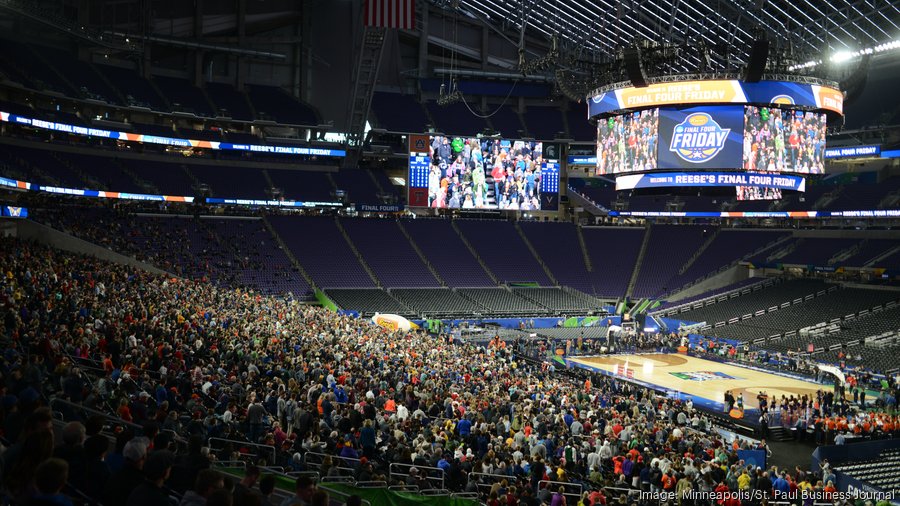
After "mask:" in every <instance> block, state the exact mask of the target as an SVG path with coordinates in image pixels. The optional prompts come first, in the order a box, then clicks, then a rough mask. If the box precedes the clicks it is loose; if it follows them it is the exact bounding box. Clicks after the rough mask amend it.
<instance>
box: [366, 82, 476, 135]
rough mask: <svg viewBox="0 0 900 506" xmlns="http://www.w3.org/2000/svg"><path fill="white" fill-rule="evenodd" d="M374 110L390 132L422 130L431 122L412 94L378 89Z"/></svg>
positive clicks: (380, 121)
mask: <svg viewBox="0 0 900 506" xmlns="http://www.w3.org/2000/svg"><path fill="white" fill-rule="evenodd" d="M372 112H373V113H374V114H375V119H376V120H377V121H378V125H379V126H380V127H381V128H384V129H385V130H388V131H390V132H405V133H415V132H422V131H424V127H425V125H427V124H428V123H429V121H428V116H427V115H426V114H425V110H424V109H422V105H421V104H420V103H419V102H418V101H417V100H416V98H415V97H414V96H412V95H405V94H400V93H387V92H381V91H376V92H375V93H374V94H373V95H372ZM470 135H471V134H470Z"/></svg>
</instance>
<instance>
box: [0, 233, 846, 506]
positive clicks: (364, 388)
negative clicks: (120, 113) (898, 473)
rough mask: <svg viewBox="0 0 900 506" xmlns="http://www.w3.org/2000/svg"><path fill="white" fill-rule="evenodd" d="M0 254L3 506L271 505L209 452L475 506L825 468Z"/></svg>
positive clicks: (574, 376)
mask: <svg viewBox="0 0 900 506" xmlns="http://www.w3.org/2000/svg"><path fill="white" fill-rule="evenodd" d="M0 265H2V266H3V267H2V270H3V272H2V279H0V312H2V325H3V338H4V341H5V342H4V344H5V351H4V353H3V358H2V368H0V370H2V374H3V382H2V388H3V391H2V403H0V416H2V419H3V438H4V444H6V445H8V448H6V450H5V452H4V454H3V458H2V464H3V465H2V483H3V488H4V493H5V494H6V496H7V497H9V498H10V499H11V500H12V501H14V502H15V503H16V504H70V503H71V502H72V501H73V500H74V501H75V502H84V501H86V500H87V499H85V498H88V499H92V500H96V501H102V502H103V504H107V505H109V504H124V505H127V506H133V505H145V504H148V505H149V504H152V505H156V504H160V505H162V504H170V502H169V501H170V500H171V499H170V497H173V496H175V497H179V498H180V499H179V501H180V504H185V505H194V504H209V505H211V506H212V505H217V504H255V503H257V501H258V503H259V504H270V503H268V502H267V501H269V500H271V495H269V496H268V498H267V495H266V492H267V491H268V493H269V494H271V488H270V482H267V481H265V480H262V481H261V482H260V483H256V479H257V478H259V474H257V475H256V478H254V477H253V475H252V473H251V472H250V471H248V472H247V473H246V477H243V478H242V479H241V480H240V481H238V480H237V479H236V478H235V479H231V478H230V476H228V475H225V474H223V472H221V471H214V470H211V469H212V467H211V466H212V464H213V463H215V462H224V461H243V462H245V463H246V462H248V461H249V462H250V463H252V464H254V465H257V466H260V467H263V466H273V465H274V466H279V467H281V468H283V469H285V470H286V471H296V472H316V473H318V477H319V478H320V479H322V480H325V479H327V478H330V477H335V476H345V477H347V478H348V479H351V480H353V481H359V482H362V481H367V482H378V481H384V482H386V483H388V484H392V485H399V484H405V485H406V486H408V487H411V488H417V489H419V490H422V489H434V488H443V489H448V490H451V491H458V492H462V491H468V492H478V493H481V494H482V496H483V497H484V498H485V500H486V501H487V502H488V504H491V505H496V504H501V503H502V504H507V505H515V504H523V505H529V504H551V505H554V506H558V505H560V504H576V503H578V504H591V505H594V504H605V503H607V502H613V501H622V502H623V503H629V504H630V503H635V504H637V503H646V502H647V500H642V499H640V498H639V497H638V496H636V495H634V494H631V495H629V494H628V491H631V492H635V491H639V490H642V489H643V490H648V491H672V492H676V491H677V492H678V493H679V494H681V493H682V492H684V491H686V490H701V491H717V490H718V491H724V490H739V489H740V490H750V489H752V490H759V491H762V492H765V493H770V492H771V491H772V490H773V489H778V490H781V489H784V490H794V489H797V488H803V487H813V488H818V489H820V490H823V491H828V490H829V487H830V488H831V489H833V484H831V483H830V481H833V478H830V477H829V475H828V473H827V472H826V473H825V474H824V475H823V474H822V473H819V472H818V471H819V470H816V471H817V473H818V474H816V473H811V472H806V471H803V470H799V469H797V470H781V469H773V468H765V467H763V468H756V467H752V468H749V467H748V465H747V464H746V463H745V462H743V461H741V460H740V459H739V458H738V453H737V450H739V449H741V448H747V447H749V446H750V445H751V444H755V445H756V446H758V447H759V448H761V449H767V447H766V445H765V441H762V442H760V443H751V442H749V441H748V440H742V441H736V442H734V443H729V442H726V441H725V440H724V439H723V438H722V436H720V435H718V434H717V433H715V432H713V431H711V430H710V427H709V421H708V420H705V419H704V417H702V416H701V415H700V413H699V412H697V411H696V410H694V409H693V406H692V405H691V403H690V402H689V401H688V402H684V403H682V402H678V401H673V400H670V399H667V398H665V397H664V396H661V395H657V394H656V393H654V392H652V391H649V390H645V389H642V388H638V387H636V386H633V385H630V384H627V383H624V382H619V381H616V380H613V379H610V378H606V377H598V376H593V375H590V374H587V373H572V372H571V371H569V374H560V373H559V372H558V371H554V370H552V369H548V368H546V367H542V366H541V365H540V364H532V363H531V362H529V361H525V360H522V359H520V357H518V356H516V354H515V347H481V346H476V345H474V344H470V343H461V342H454V341H453V340H452V338H449V337H447V336H440V337H435V336H431V335H428V334H426V333H424V332H420V331H409V332H403V331H391V330H388V329H384V328H382V327H377V326H373V325H371V324H369V323H368V322H367V321H364V320H359V319H354V318H351V317H349V316H343V315H338V314H335V313H331V312H328V311H326V310H324V309H321V308H314V307H310V306H304V305H302V304H300V303H299V302H296V301H294V300H292V299H278V298H274V297H267V296H262V295H259V294H255V293H252V292H246V291H241V290H233V289H232V290H230V289H223V288H217V287H215V286H212V285H210V284H204V283H200V282H192V281H184V280H180V279H173V278H167V277H162V276H155V275H150V274H147V273H144V272H141V271H138V270H135V269H133V268H129V267H125V266H119V265H114V264H110V263H107V262H102V261H99V260H95V259H92V258H88V257H81V256H75V255H71V254H67V253H62V252H59V251H56V250H52V249H49V248H47V247H44V246H39V245H34V244H29V243H25V242H21V241H17V240H12V239H5V240H4V241H3V242H2V243H0ZM50 399H59V400H60V401H58V403H57V404H54V405H52V407H53V410H54V412H60V413H61V414H62V415H63V417H64V418H65V419H66V421H69V423H67V424H65V425H64V426H63V427H58V426H57V427H55V426H54V423H53V422H54V420H53V417H52V412H51V411H50V410H49V409H47V408H46V407H45V405H46V404H47V403H48V402H49V400H50ZM80 407H83V409H85V410H86V409H92V410H96V411H94V412H95V413H106V414H107V416H105V417H96V416H95V417H91V416H88V415H86V414H85V413H84V411H80V410H79V408H80ZM72 420H77V421H72ZM57 425H59V424H57ZM111 426H115V427H119V428H121V429H122V430H120V431H119V432H118V433H117V434H116V435H115V444H110V441H109V439H107V436H108V435H109V433H108V430H109V429H110V427H111ZM56 432H61V441H60V440H59V439H58V438H59V436H58V435H55V434H54V433H56ZM217 442H218V443H221V444H214V443H217ZM257 445H262V446H257ZM267 449H273V452H272V453H271V454H270V453H267ZM392 465H393V466H392ZM254 472H255V471H254ZM262 474H263V475H265V474H266V473H265V472H264V473H262ZM241 476H244V475H241ZM295 488H296V490H294V491H292V492H291V496H290V497H288V498H287V499H285V500H284V502H283V504H284V505H286V506H287V505H292V504H323V502H322V501H325V502H327V501H328V500H329V498H328V494H327V493H326V492H325V491H324V490H321V489H320V490H317V489H316V484H315V483H314V482H313V481H311V480H310V478H309V477H308V476H307V475H301V476H300V477H299V478H297V481H296V487H295ZM569 494H575V496H573V495H569ZM567 495H568V502H566V499H565V498H566V497H567ZM579 495H580V496H581V497H578V496H579ZM250 496H252V499H250V498H249V497H250ZM239 497H240V499H239ZM354 500H356V499H355V498H350V499H349V501H354ZM679 502H680V503H681V504H685V502H684V501H679ZM649 503H651V504H655V503H656V501H650V502H649ZM726 504H729V506H731V505H732V504H734V503H726Z"/></svg>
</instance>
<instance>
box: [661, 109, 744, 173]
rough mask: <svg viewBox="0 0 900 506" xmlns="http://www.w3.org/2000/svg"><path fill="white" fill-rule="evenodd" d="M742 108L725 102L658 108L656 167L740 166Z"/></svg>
mask: <svg viewBox="0 0 900 506" xmlns="http://www.w3.org/2000/svg"><path fill="white" fill-rule="evenodd" d="M743 109H744V108H743V106H733V105H725V106H701V107H688V108H682V109H663V110H661V111H660V113H659V168H660V169H687V170H698V169H737V168H740V166H741V143H742V140H743V139H742V138H741V132H742V131H743V112H744V111H743Z"/></svg>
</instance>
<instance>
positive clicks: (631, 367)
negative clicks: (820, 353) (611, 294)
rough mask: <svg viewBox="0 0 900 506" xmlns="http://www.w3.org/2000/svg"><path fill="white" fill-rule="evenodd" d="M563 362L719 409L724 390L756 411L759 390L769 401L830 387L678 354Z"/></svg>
mask: <svg viewBox="0 0 900 506" xmlns="http://www.w3.org/2000/svg"><path fill="white" fill-rule="evenodd" d="M566 361H567V362H569V363H571V364H572V365H574V366H575V367H582V368H585V369H590V370H594V371H598V372H602V373H604V374H607V375H615V376H620V377H621V376H624V377H626V378H628V379H633V380H634V381H635V382H638V383H645V384H647V385H648V386H652V387H654V388H657V389H660V390H664V391H666V392H667V393H669V394H670V396H676V397H680V398H681V399H682V400H686V399H687V398H688V397H690V398H691V399H692V400H693V402H694V404H698V403H699V404H703V405H705V406H706V407H709V408H715V409H719V410H723V409H724V396H725V392H726V391H728V390H731V393H732V394H733V395H734V397H735V398H737V397H738V395H739V394H741V393H743V395H744V408H745V409H756V408H757V407H758V401H757V399H756V397H757V396H758V395H759V393H760V392H761V391H765V392H766V394H768V396H769V398H770V399H772V398H778V399H780V398H781V396H782V395H784V396H786V397H790V396H791V395H793V396H794V397H798V396H802V395H804V394H806V395H808V396H810V397H815V395H816V391H818V390H826V391H827V390H831V389H832V387H831V386H830V385H827V384H824V385H823V384H818V383H813V382H811V381H803V380H799V379H794V378H789V377H786V376H781V375H778V374H771V373H766V372H762V371H758V370H754V369H749V368H746V367H740V366H735V365H731V364H724V363H721V362H715V361H712V360H705V359H702V358H697V357H690V356H686V355H678V354H659V353H655V354H646V355H605V356H597V357H580V358H569V359H567V360H566Z"/></svg>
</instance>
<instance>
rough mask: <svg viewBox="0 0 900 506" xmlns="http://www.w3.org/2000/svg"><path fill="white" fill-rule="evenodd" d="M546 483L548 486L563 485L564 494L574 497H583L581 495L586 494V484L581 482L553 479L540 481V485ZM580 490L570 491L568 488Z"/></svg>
mask: <svg viewBox="0 0 900 506" xmlns="http://www.w3.org/2000/svg"><path fill="white" fill-rule="evenodd" d="M544 485H546V486H547V487H548V488H549V486H550V485H561V486H562V487H563V495H565V496H569V497H574V498H575V499H576V500H578V499H581V496H582V495H583V494H584V485H582V484H581V483H572V482H568V481H553V480H541V481H539V482H538V487H541V486H544ZM570 489H571V490H578V492H577V493H576V492H569V491H568V490H570Z"/></svg>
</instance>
